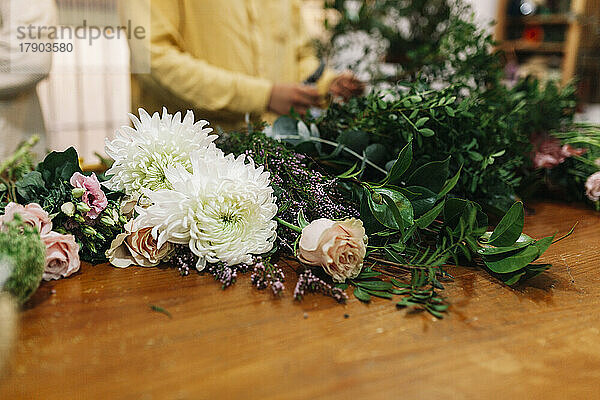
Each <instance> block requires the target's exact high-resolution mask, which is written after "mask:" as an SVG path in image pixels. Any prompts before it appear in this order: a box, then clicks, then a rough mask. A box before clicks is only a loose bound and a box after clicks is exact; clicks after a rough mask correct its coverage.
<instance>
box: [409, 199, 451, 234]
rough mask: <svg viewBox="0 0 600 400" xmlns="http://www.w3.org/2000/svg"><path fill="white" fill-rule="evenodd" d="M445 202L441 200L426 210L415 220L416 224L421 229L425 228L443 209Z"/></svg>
mask: <svg viewBox="0 0 600 400" xmlns="http://www.w3.org/2000/svg"><path fill="white" fill-rule="evenodd" d="M444 205H445V202H444V201H442V202H441V203H440V204H438V205H437V206H435V207H434V208H432V209H431V210H429V211H427V212H426V213H425V214H423V216H422V217H421V218H419V219H417V220H416V221H415V223H416V224H417V226H418V227H419V228H421V229H425V228H427V227H428V226H429V225H431V223H432V222H433V221H435V219H436V218H437V217H438V216H439V215H440V214H441V212H442V210H443V209H444Z"/></svg>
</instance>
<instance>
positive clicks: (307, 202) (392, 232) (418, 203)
mask: <svg viewBox="0 0 600 400" xmlns="http://www.w3.org/2000/svg"><path fill="white" fill-rule="evenodd" d="M139 113H140V116H139V118H138V117H136V116H133V115H131V120H132V124H133V127H123V128H122V129H120V130H118V131H117V133H116V137H115V138H114V139H113V140H107V143H106V153H107V154H108V155H109V156H110V157H111V158H112V160H113V163H112V166H111V167H110V168H109V169H108V171H106V174H100V175H96V174H94V173H92V174H85V173H83V171H81V169H80V167H79V163H78V158H77V153H76V152H75V150H74V149H72V148H71V149H69V150H67V151H65V152H54V153H51V154H49V155H48V156H47V157H46V159H45V160H44V161H43V162H42V163H40V164H38V165H37V166H36V167H35V169H33V168H30V169H31V170H30V171H29V172H27V171H22V173H21V174H20V176H19V178H18V179H17V180H14V179H13V180H9V179H6V180H5V183H4V187H5V188H4V189H3V192H2V202H3V203H2V209H3V215H2V216H1V217H0V267H1V271H0V287H3V288H4V289H6V290H8V291H10V292H12V293H13V294H15V295H16V296H17V297H18V298H19V299H21V301H25V300H26V299H27V298H28V297H29V296H30V295H31V294H32V293H33V292H34V291H35V289H36V288H37V285H39V283H40V280H42V279H45V280H50V279H59V278H66V277H68V276H70V275H72V274H73V273H75V272H77V271H78V270H79V266H80V260H84V261H89V262H93V263H95V262H103V261H109V262H110V263H111V264H112V265H114V266H115V267H120V268H125V267H129V266H132V265H137V266H142V267H153V266H157V265H159V264H162V263H168V264H169V265H171V266H173V267H176V268H178V269H179V271H180V273H181V274H182V275H187V274H189V273H190V272H191V271H192V270H194V269H195V270H197V271H198V272H207V273H209V274H211V275H213V276H214V277H215V279H217V280H219V281H220V282H221V283H222V284H223V287H224V288H225V287H228V286H229V285H231V284H232V283H234V282H235V281H236V279H237V277H238V276H239V274H243V273H251V280H252V283H253V284H254V285H255V286H256V287H257V288H258V289H266V288H271V290H272V291H273V293H274V294H275V295H280V294H281V293H282V292H283V291H284V290H285V284H284V282H285V281H286V276H285V273H284V271H283V270H282V269H281V268H279V267H278V265H277V264H276V261H277V260H278V259H280V258H282V257H292V258H295V259H296V260H297V262H298V265H299V268H298V269H296V270H295V272H296V273H297V275H298V279H297V283H296V286H295V289H294V298H296V299H298V300H300V299H302V297H304V296H306V295H307V294H308V293H312V292H320V293H323V294H325V295H328V296H331V297H333V298H334V299H336V300H337V301H339V302H344V301H345V300H346V299H347V297H348V295H347V293H346V291H347V289H348V287H350V286H352V287H353V288H354V289H353V294H354V295H355V296H356V297H357V298H358V299H360V300H361V301H370V299H371V297H372V296H376V297H382V298H388V299H391V298H393V297H394V296H400V297H401V299H400V301H399V302H398V303H397V305H398V307H406V306H411V307H417V308H422V309H424V310H427V311H428V312H430V313H431V314H433V315H435V316H437V317H440V318H441V317H442V315H443V314H442V313H443V312H444V311H446V309H447V308H448V303H447V301H446V299H445V298H443V297H441V296H440V295H439V291H440V290H442V289H443V284H442V282H444V281H447V280H449V279H450V274H448V273H447V272H446V268H448V267H449V266H452V265H459V263H460V264H463V263H471V264H473V265H478V266H480V267H482V268H485V269H486V270H488V271H489V272H490V273H492V274H493V275H494V276H496V277H498V278H499V279H500V280H502V281H503V282H505V283H506V284H509V285H510V284H514V283H516V282H518V281H520V280H522V279H526V278H529V277H531V276H534V275H537V274H539V273H541V272H543V271H545V270H546V269H547V268H549V265H547V264H534V262H535V261H536V260H537V259H538V258H539V257H540V256H541V255H542V254H543V253H544V251H545V250H546V249H547V248H548V247H549V246H550V244H551V243H552V242H553V241H555V240H554V236H552V237H546V238H543V239H540V240H536V239H533V238H531V237H529V236H527V235H525V234H523V233H522V229H523V219H524V212H523V205H522V204H521V203H519V202H517V203H515V204H514V205H513V206H512V207H511V208H510V210H509V211H508V213H507V214H506V215H505V216H504V218H502V220H501V221H500V223H499V224H498V226H497V227H496V229H494V230H493V231H488V229H487V228H488V222H487V216H486V215H485V214H484V213H483V212H482V209H481V207H480V206H479V205H478V204H477V203H474V202H473V201H470V200H468V199H460V198H457V197H454V196H450V194H451V193H452V191H453V189H454V188H455V186H456V185H457V183H458V182H459V181H460V179H461V174H460V171H458V172H457V173H455V174H453V175H451V174H450V168H449V165H450V163H449V162H450V159H446V160H444V161H432V162H428V163H425V164H422V165H415V164H414V163H413V146H412V143H408V144H407V145H406V146H404V148H402V149H401V151H400V152H399V153H398V155H397V157H396V159H395V161H394V162H392V163H391V164H390V165H389V171H387V172H386V173H385V176H384V177H382V179H379V180H376V181H373V180H370V179H363V178H362V173H363V172H364V168H365V166H364V165H362V166H360V165H359V164H358V163H357V164H355V165H353V166H352V167H351V168H349V169H348V170H347V171H345V172H344V173H342V174H339V175H338V176H331V175H329V174H328V173H327V172H325V171H324V170H323V169H322V167H321V166H320V165H319V164H317V163H316V162H315V161H313V160H312V159H311V158H310V157H307V156H306V155H304V154H301V153H299V152H297V151H296V150H293V149H292V148H291V147H289V145H286V144H284V143H281V142H278V141H277V140H274V139H272V138H269V137H267V136H266V135H265V134H264V133H263V132H262V129H263V127H262V126H261V127H258V128H257V129H255V128H253V127H251V126H250V127H249V129H248V131H247V132H237V133H236V132H233V133H230V134H228V135H224V137H222V138H219V142H218V145H219V146H217V144H216V139H217V136H215V135H211V133H212V129H210V128H209V127H208V122H207V121H198V122H196V121H195V119H194V115H193V113H192V112H191V111H188V113H187V114H186V115H185V117H182V115H181V114H180V113H176V114H175V115H171V114H169V113H168V112H167V110H164V111H163V113H162V116H161V115H159V114H158V113H156V114H154V115H152V116H150V115H149V114H148V113H146V112H145V111H144V110H141V109H140V110H139ZM297 129H298V130H299V131H301V132H309V133H308V134H309V135H310V129H309V128H308V127H306V126H304V125H302V123H299V126H298V127H297ZM16 243H19V244H16ZM22 249H28V250H27V251H23V250H22Z"/></svg>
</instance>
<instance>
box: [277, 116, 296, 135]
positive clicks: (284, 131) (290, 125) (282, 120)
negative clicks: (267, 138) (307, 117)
mask: <svg viewBox="0 0 600 400" xmlns="http://www.w3.org/2000/svg"><path fill="white" fill-rule="evenodd" d="M273 134H274V135H275V136H289V135H296V134H298V121H296V120H295V119H294V118H292V117H289V116H287V115H284V116H282V117H279V118H277V120H275V122H274V123H273Z"/></svg>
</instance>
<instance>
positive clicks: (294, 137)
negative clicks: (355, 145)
mask: <svg viewBox="0 0 600 400" xmlns="http://www.w3.org/2000/svg"><path fill="white" fill-rule="evenodd" d="M277 138H278V139H296V140H297V139H303V140H308V141H311V142H318V143H323V144H328V145H330V146H333V147H338V146H340V144H339V143H336V142H334V141H331V140H327V139H321V138H318V137H314V136H310V137H304V136H300V135H279V136H277ZM341 146H342V150H344V151H345V152H347V153H348V154H350V155H352V156H354V157H356V158H358V159H359V160H361V161H363V162H364V163H365V164H367V165H369V166H371V167H373V168H375V169H376V170H377V171H379V172H381V173H382V174H384V175H387V171H386V170H385V169H383V168H381V167H380V166H378V165H377V164H375V163H373V162H372V161H369V159H368V158H366V157H363V156H361V155H360V154H358V153H357V152H355V151H353V150H351V149H349V148H347V147H346V146H344V145H341Z"/></svg>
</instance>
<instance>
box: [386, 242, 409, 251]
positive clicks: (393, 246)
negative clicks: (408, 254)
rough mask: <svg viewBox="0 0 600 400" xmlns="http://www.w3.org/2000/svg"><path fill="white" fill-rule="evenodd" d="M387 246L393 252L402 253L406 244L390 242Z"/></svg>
mask: <svg viewBox="0 0 600 400" xmlns="http://www.w3.org/2000/svg"><path fill="white" fill-rule="evenodd" d="M389 247H390V248H391V249H392V250H394V251H395V252H398V253H402V252H403V251H404V249H405V248H406V245H405V244H404V243H392V244H390V245H389Z"/></svg>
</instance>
